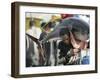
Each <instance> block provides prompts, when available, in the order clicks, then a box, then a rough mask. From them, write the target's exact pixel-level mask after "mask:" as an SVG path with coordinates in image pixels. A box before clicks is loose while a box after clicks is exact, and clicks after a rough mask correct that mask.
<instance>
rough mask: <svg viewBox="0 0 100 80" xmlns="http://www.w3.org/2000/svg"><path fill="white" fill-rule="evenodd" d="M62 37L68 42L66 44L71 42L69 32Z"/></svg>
mask: <svg viewBox="0 0 100 80" xmlns="http://www.w3.org/2000/svg"><path fill="white" fill-rule="evenodd" d="M62 39H63V41H64V42H65V43H66V44H69V43H70V42H69V41H70V40H69V36H68V35H67V34H65V35H64V36H62Z"/></svg>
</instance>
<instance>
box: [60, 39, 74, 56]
mask: <svg viewBox="0 0 100 80" xmlns="http://www.w3.org/2000/svg"><path fill="white" fill-rule="evenodd" d="M72 48H73V47H72V45H71V44H66V43H64V42H63V41H61V42H59V45H58V49H60V53H59V54H60V56H59V58H62V57H65V56H66V55H67V53H68V51H69V50H70V49H72Z"/></svg>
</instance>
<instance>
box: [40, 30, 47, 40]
mask: <svg viewBox="0 0 100 80" xmlns="http://www.w3.org/2000/svg"><path fill="white" fill-rule="evenodd" d="M45 36H47V33H46V32H42V33H41V34H40V38H39V40H40V41H41V40H42V39H44V38H45Z"/></svg>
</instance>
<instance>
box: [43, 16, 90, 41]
mask: <svg viewBox="0 0 100 80" xmlns="http://www.w3.org/2000/svg"><path fill="white" fill-rule="evenodd" d="M89 28H90V27H89V24H88V23H87V22H85V21H84V20H82V19H79V18H76V17H70V18H66V19H64V20H62V22H61V23H60V24H58V25H56V26H55V28H54V30H53V31H52V32H51V33H49V34H48V36H47V37H45V38H44V39H43V40H42V41H44V42H45V41H48V40H50V39H53V38H58V37H59V38H60V37H61V35H60V33H61V31H63V30H62V29H65V30H66V31H71V32H72V33H73V35H74V36H75V38H76V39H78V40H81V41H86V40H89Z"/></svg>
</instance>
